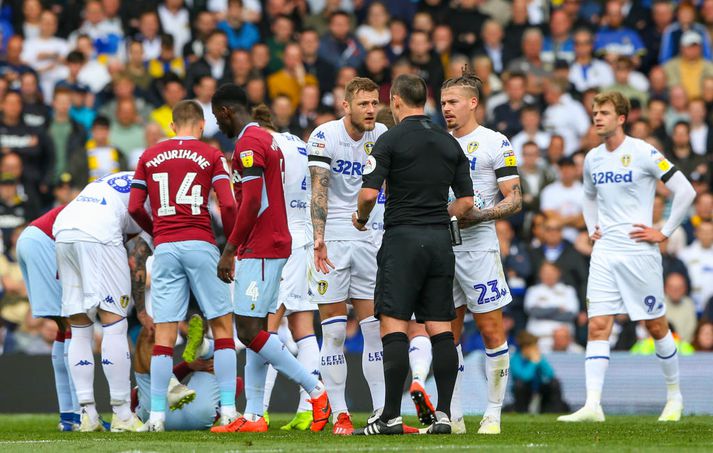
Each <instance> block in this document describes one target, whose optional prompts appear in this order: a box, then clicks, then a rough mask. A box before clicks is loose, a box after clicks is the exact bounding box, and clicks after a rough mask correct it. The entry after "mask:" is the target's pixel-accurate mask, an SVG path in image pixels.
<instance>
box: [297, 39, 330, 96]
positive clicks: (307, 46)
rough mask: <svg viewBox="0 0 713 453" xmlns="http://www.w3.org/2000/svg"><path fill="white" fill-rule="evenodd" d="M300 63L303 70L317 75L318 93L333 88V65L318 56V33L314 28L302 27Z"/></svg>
mask: <svg viewBox="0 0 713 453" xmlns="http://www.w3.org/2000/svg"><path fill="white" fill-rule="evenodd" d="M299 44H300V50H301V51H302V63H303V64H304V66H305V71H307V72H308V73H310V74H312V75H313V76H315V77H317V81H318V83H319V90H320V93H321V94H322V95H323V94H324V93H327V92H329V91H331V90H332V88H334V78H335V69H334V65H333V64H332V63H331V62H330V61H329V60H325V59H324V58H322V57H320V56H319V35H318V34H317V31H316V30H314V29H310V28H307V29H304V30H302V33H300V37H299Z"/></svg>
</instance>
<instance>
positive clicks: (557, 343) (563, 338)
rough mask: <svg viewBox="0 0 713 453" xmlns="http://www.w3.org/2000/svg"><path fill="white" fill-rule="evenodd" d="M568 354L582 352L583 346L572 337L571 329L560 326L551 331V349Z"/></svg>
mask: <svg viewBox="0 0 713 453" xmlns="http://www.w3.org/2000/svg"><path fill="white" fill-rule="evenodd" d="M551 352H567V353H570V354H584V348H583V347H582V346H580V345H579V344H577V343H575V342H574V340H573V339H572V331H571V329H570V328H569V327H568V326H560V327H558V328H556V329H555V330H554V331H553V332H552V351H551Z"/></svg>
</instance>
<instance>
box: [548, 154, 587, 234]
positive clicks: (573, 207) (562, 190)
mask: <svg viewBox="0 0 713 453" xmlns="http://www.w3.org/2000/svg"><path fill="white" fill-rule="evenodd" d="M558 166H559V170H560V181H557V182H554V183H552V184H550V185H548V186H547V187H545V188H544V189H543V190H542V193H541V197H540V199H541V200H542V202H541V207H542V210H543V211H544V213H545V215H547V217H548V218H554V219H559V221H560V222H561V223H562V225H563V226H564V227H565V229H564V232H563V233H564V237H565V239H567V240H569V241H570V242H573V241H574V239H575V238H576V237H577V229H579V228H583V227H584V219H583V218H582V193H583V192H582V184H581V182H580V181H579V180H577V173H576V171H577V169H576V166H575V164H574V161H573V160H572V159H571V158H563V159H561V160H560V161H559V162H558Z"/></svg>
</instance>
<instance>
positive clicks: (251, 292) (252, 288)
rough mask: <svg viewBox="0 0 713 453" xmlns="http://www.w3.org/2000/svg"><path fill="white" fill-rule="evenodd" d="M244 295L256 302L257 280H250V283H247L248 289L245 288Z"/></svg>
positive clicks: (257, 294) (257, 293)
mask: <svg viewBox="0 0 713 453" xmlns="http://www.w3.org/2000/svg"><path fill="white" fill-rule="evenodd" d="M245 295H246V296H248V297H249V298H251V299H252V300H253V302H257V298H258V297H259V296H260V293H259V291H258V287H257V282H256V281H255V280H253V281H251V282H250V285H248V289H246V290H245Z"/></svg>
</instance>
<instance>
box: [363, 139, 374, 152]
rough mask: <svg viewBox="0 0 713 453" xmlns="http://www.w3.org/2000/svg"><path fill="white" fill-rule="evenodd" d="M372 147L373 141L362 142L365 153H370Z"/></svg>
mask: <svg viewBox="0 0 713 453" xmlns="http://www.w3.org/2000/svg"><path fill="white" fill-rule="evenodd" d="M372 149H374V142H366V143H364V151H366V153H367V154H369V155H371V150H372Z"/></svg>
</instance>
